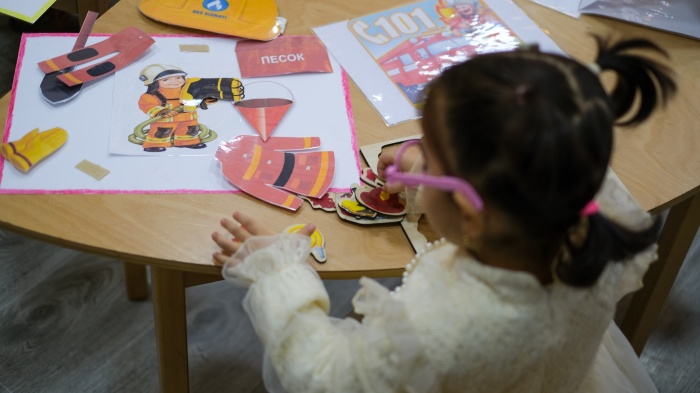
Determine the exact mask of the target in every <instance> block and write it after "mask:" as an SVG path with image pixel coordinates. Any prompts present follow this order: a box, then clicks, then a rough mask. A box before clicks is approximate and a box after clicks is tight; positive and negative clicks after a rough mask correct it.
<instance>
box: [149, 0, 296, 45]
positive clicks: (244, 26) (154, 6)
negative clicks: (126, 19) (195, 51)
mask: <svg viewBox="0 0 700 393" xmlns="http://www.w3.org/2000/svg"><path fill="white" fill-rule="evenodd" d="M139 11H141V12H142V13H143V14H144V15H146V16H147V17H149V18H152V19H155V20H157V21H160V22H164V23H169V24H171V25H176V26H184V27H190V28H193V29H199V30H206V31H212V32H215V33H220V34H226V35H234V36H238V37H243V38H251V39H254V40H262V41H269V40H272V39H274V38H276V37H278V36H279V35H280V34H282V33H283V32H284V28H285V26H286V24H287V20H286V19H284V18H282V17H278V10H277V3H275V0H141V2H139Z"/></svg>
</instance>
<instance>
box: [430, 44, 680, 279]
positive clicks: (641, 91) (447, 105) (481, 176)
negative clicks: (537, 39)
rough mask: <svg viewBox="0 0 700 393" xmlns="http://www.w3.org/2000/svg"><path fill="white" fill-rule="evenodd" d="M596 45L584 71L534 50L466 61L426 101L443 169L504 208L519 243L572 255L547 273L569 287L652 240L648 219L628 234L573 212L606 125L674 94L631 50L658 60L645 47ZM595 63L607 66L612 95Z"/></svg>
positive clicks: (659, 72) (595, 167) (594, 179)
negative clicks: (438, 133) (581, 236)
mask: <svg viewBox="0 0 700 393" xmlns="http://www.w3.org/2000/svg"><path fill="white" fill-rule="evenodd" d="M596 40H597V43H598V47H599V51H598V56H597V60H596V63H595V64H596V65H592V66H585V65H583V64H581V63H579V62H577V61H575V60H573V59H570V58H568V57H564V56H561V55H557V54H549V53H542V52H539V50H538V49H537V48H534V49H528V50H515V51H511V52H501V53H490V54H483V55H479V56H476V57H474V58H472V59H471V60H469V61H467V62H465V63H462V64H459V65H456V66H454V67H451V68H449V69H447V70H445V71H444V72H443V73H442V74H441V76H440V77H439V78H436V79H435V80H434V81H433V82H432V83H431V85H430V87H429V93H428V101H427V102H426V109H428V108H431V107H432V108H435V106H436V105H439V106H440V108H439V114H435V115H434V116H435V117H437V118H438V123H439V124H441V127H442V128H443V129H446V130H447V135H443V137H445V138H447V141H446V142H445V143H444V144H443V146H447V145H448V144H449V145H452V146H459V147H460V148H459V149H458V151H454V152H446V155H447V156H448V157H449V162H452V163H453V165H452V168H451V170H452V171H454V172H455V174H456V175H458V176H461V177H464V178H465V179H467V180H469V181H470V182H471V183H472V184H473V185H474V187H475V188H476V189H477V191H478V192H479V193H480V195H481V196H482V197H483V198H484V200H485V202H486V204H487V205H488V204H491V205H492V206H494V207H496V208H498V209H500V210H501V211H503V212H505V213H506V214H507V215H508V216H509V217H510V218H511V220H512V222H513V224H514V225H515V228H516V231H517V233H518V234H519V235H521V236H520V237H521V238H522V235H524V236H525V237H526V240H527V242H528V244H532V245H539V246H542V247H544V248H545V249H547V250H549V251H550V252H551V253H553V252H554V251H556V250H557V249H558V248H559V247H561V246H562V245H564V246H566V247H568V251H569V252H568V253H567V254H568V255H570V256H571V258H569V259H568V260H565V261H562V260H561V259H560V261H559V262H560V263H558V264H557V267H556V272H557V275H558V277H559V278H560V279H561V280H562V281H563V282H565V283H567V284H570V285H574V286H589V285H592V284H593V283H594V282H595V281H596V279H597V278H598V276H599V275H600V273H601V272H602V271H603V268H604V267H605V265H606V264H607V262H608V261H609V260H610V259H612V260H622V259H624V258H625V257H627V256H629V255H632V254H634V253H636V252H638V251H640V250H642V249H644V248H646V247H647V246H649V245H650V244H652V243H653V242H654V241H655V240H656V236H657V233H658V222H657V224H656V225H653V226H651V227H650V228H648V229H646V230H642V231H641V232H635V231H631V230H629V229H626V228H624V227H621V226H620V225H618V224H617V223H615V222H612V221H610V220H608V219H606V218H605V217H604V216H603V215H601V214H594V215H592V216H590V217H584V218H582V216H581V210H582V209H583V207H584V206H585V205H586V204H587V203H588V202H589V201H591V200H592V199H593V197H594V196H595V194H596V193H597V192H598V190H599V188H600V187H601V185H602V183H603V180H604V177H605V174H606V172H607V168H608V164H609V161H610V155H611V153H612V146H613V127H614V125H615V124H618V125H621V126H631V125H636V124H638V123H640V122H642V121H644V120H645V119H646V118H648V117H649V115H650V114H651V113H652V112H653V111H654V109H655V108H656V107H657V106H658V104H659V101H661V103H665V102H666V100H667V98H668V97H669V96H670V95H671V94H672V93H674V92H675V89H676V86H675V83H674V82H673V80H672V78H671V76H670V75H671V73H670V70H669V69H668V68H667V67H666V66H664V65H662V64H660V63H657V62H655V61H653V60H651V59H650V58H648V57H644V56H642V55H640V54H639V53H640V51H642V52H643V51H649V52H655V53H657V54H661V55H663V56H665V57H667V54H666V52H665V51H664V50H663V49H661V48H659V47H658V46H656V45H655V44H653V43H651V42H649V41H647V40H643V39H632V40H623V41H619V42H617V43H613V44H611V43H610V42H609V41H606V40H603V39H600V38H596ZM596 67H599V68H600V69H602V70H604V71H605V70H611V71H615V72H616V74H617V80H616V82H615V85H614V87H613V88H612V93H611V94H608V93H607V92H606V91H605V89H604V88H603V85H602V84H601V82H600V79H599V75H598V74H597V72H596V71H597V70H595V68H596ZM431 101H434V102H431ZM426 114H427V112H426ZM448 168H449V166H448ZM585 220H588V222H586V223H585V224H586V225H587V227H588V235H587V240H586V241H585V242H584V244H572V242H571V241H570V240H569V239H568V236H567V233H568V232H569V231H570V230H571V229H572V228H573V227H576V226H577V225H578V224H580V223H581V222H583V221H585Z"/></svg>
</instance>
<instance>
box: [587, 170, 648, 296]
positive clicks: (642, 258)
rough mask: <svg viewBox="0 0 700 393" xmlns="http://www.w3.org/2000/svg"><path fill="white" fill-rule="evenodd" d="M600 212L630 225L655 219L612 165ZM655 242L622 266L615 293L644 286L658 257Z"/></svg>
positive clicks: (600, 196) (638, 226) (642, 225)
mask: <svg viewBox="0 0 700 393" xmlns="http://www.w3.org/2000/svg"><path fill="white" fill-rule="evenodd" d="M597 200H598V203H599V204H600V208H601V212H602V213H603V214H605V215H606V217H608V218H609V219H610V220H613V221H615V222H617V223H620V224H622V225H624V226H625V227H627V228H631V229H641V228H647V227H649V226H650V225H652V223H653V219H652V217H651V215H650V214H649V213H647V212H645V211H644V210H643V209H642V208H641V207H640V206H639V204H638V203H637V201H635V200H634V198H633V197H632V194H630V192H629V191H628V190H627V188H626V187H625V185H624V184H623V183H622V181H621V180H620V179H619V178H618V177H617V175H616V174H615V172H613V171H612V169H609V170H608V174H607V177H606V179H605V182H604V183H603V187H602V189H601V191H600V193H599V194H598V197H597ZM656 250H657V245H656V243H654V244H652V245H651V246H649V247H647V248H646V249H645V250H642V251H640V252H639V253H637V254H636V255H634V256H632V257H631V258H630V260H628V261H626V262H625V263H624V264H623V265H622V266H623V267H622V269H623V273H622V275H621V278H620V285H619V287H618V292H617V294H616V296H617V297H618V298H622V297H623V296H624V295H626V294H628V293H630V292H634V291H636V290H638V289H640V288H641V287H642V278H643V277H644V274H645V273H646V271H647V270H648V269H649V265H651V263H652V262H654V261H656V259H657V258H658V256H657V254H656Z"/></svg>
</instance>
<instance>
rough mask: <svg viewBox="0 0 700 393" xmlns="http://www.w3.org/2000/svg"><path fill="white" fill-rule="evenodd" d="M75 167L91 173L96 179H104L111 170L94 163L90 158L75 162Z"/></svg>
mask: <svg viewBox="0 0 700 393" xmlns="http://www.w3.org/2000/svg"><path fill="white" fill-rule="evenodd" d="M75 169H77V170H79V171H81V172H83V173H85V174H87V175H89V176H90V177H92V178H94V179H95V180H102V178H103V177H105V176H107V175H109V170H108V169H105V168H102V167H101V166H99V165H97V164H95V163H92V162H90V161H88V160H82V161H80V162H79V163H77V164H75Z"/></svg>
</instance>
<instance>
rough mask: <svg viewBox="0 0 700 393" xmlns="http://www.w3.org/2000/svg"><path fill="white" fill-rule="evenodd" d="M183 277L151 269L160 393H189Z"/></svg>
mask: <svg viewBox="0 0 700 393" xmlns="http://www.w3.org/2000/svg"><path fill="white" fill-rule="evenodd" d="M184 277H185V273H184V272H182V271H178V270H172V269H166V268H161V267H156V266H151V280H152V285H153V312H154V317H155V318H154V319H155V328H156V342H157V347H158V363H159V369H160V391H161V393H172V392H183V393H184V392H189V367H188V364H187V315H186V309H185V280H184Z"/></svg>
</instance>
